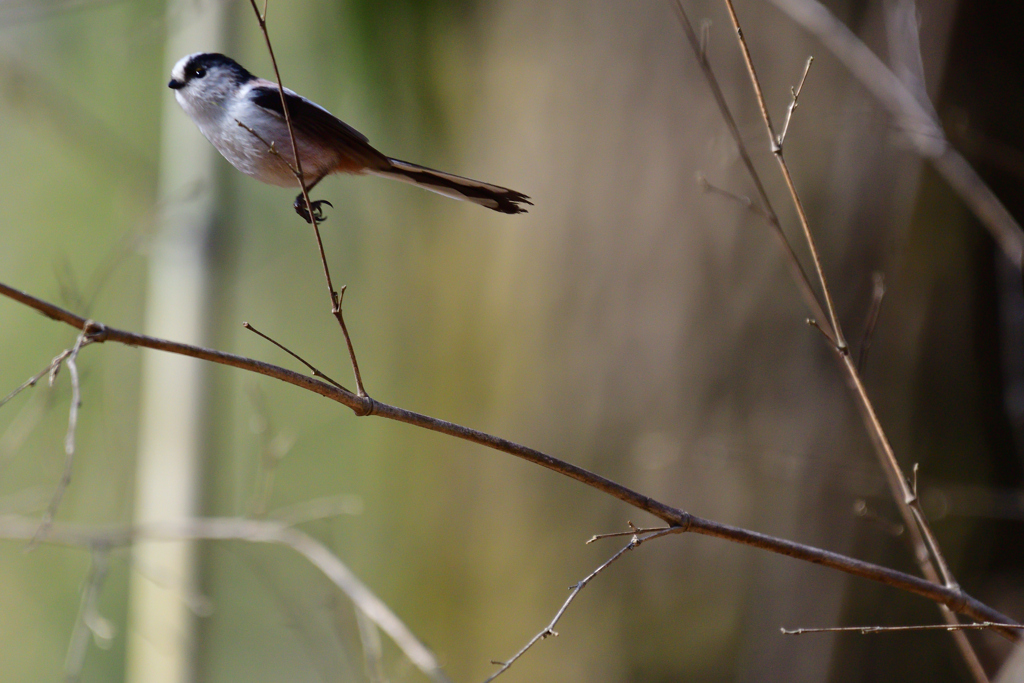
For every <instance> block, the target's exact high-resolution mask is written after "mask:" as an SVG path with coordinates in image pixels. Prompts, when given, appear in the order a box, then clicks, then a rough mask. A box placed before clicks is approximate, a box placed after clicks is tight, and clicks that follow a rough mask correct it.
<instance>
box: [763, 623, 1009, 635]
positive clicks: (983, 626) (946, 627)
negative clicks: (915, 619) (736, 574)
mask: <svg viewBox="0 0 1024 683" xmlns="http://www.w3.org/2000/svg"><path fill="white" fill-rule="evenodd" d="M994 628H1012V629H1021V628H1024V626H1021V625H1020V624H998V623H996V622H994V621H983V622H980V623H974V624H924V625H921V626H829V627H825V628H794V629H787V628H783V629H779V630H780V631H782V633H783V634H785V635H787V636H802V635H805V634H807V633H844V632H853V633H862V634H865V635H867V634H869V633H894V632H899V631H987V630H989V629H994Z"/></svg>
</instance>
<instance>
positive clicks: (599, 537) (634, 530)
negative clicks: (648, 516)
mask: <svg viewBox="0 0 1024 683" xmlns="http://www.w3.org/2000/svg"><path fill="white" fill-rule="evenodd" d="M626 526H628V527H629V531H613V532H612V533H610V534H594V535H593V536H591V537H590V538H589V539H588V540H587V543H586V544H587V545H590V544H591V543H594V542H595V541H603V540H604V539H606V538H620V537H622V536H636V535H638V534H649V533H653V532H656V531H669V530H670V529H671V528H672V527H664V526H660V527H649V528H646V529H641V528H640V527H638V526H636V525H635V524H633V522H626Z"/></svg>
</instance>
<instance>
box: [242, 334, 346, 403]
mask: <svg viewBox="0 0 1024 683" xmlns="http://www.w3.org/2000/svg"><path fill="white" fill-rule="evenodd" d="M242 327H244V328H245V329H247V330H249V331H250V332H252V333H253V334H255V335H257V336H259V337H262V338H263V339H266V340H267V341H268V342H270V343H271V344H273V345H274V346H276V347H277V348H279V349H281V350H282V351H284V352H285V353H287V354H288V355H289V356H291V357H292V358H294V359H295V360H297V361H299V362H300V363H302V364H303V365H305V366H306V367H307V368H309V371H310V372H312V373H313V376H314V377H319V378H320V379H322V380H323V381H325V382H328V383H330V384H333V385H334V386H336V387H338V388H339V389H341V390H342V391H348V393H350V394H351V393H352V392H351V391H349V390H348V389H346V388H345V387H344V386H342V385H341V384H340V383H338V382H335V381H334V380H333V379H331V378H330V377H328V376H327V375H325V374H324V373H323V372H321V371H320V370H319V369H318V368H316V367H315V366H314V365H312V364H311V363H309V362H308V361H307V360H306V359H305V358H303V357H302V356H300V355H299V354H297V353H295V352H294V351H292V350H291V349H289V348H288V347H287V346H285V345H284V344H282V343H280V342H279V341H277V340H276V339H274V338H272V337H269V336H267V335H265V334H263V333H262V332H260V331H259V330H257V329H256V328H255V327H253V326H252V325H250V324H249V323H242ZM354 395H355V394H353V396H354Z"/></svg>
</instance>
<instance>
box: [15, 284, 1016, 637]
mask: <svg viewBox="0 0 1024 683" xmlns="http://www.w3.org/2000/svg"><path fill="white" fill-rule="evenodd" d="M0 295H3V296H6V297H8V298H10V299H13V300H15V301H18V302H20V303H22V304H24V305H26V306H29V307H30V308H33V309H35V310H37V311H40V312H41V313H43V314H44V315H46V316H48V317H50V318H52V319H54V320H58V321H60V322H64V323H66V324H68V325H71V326H73V327H77V328H79V329H82V328H83V327H85V326H86V325H87V324H90V325H91V326H92V327H91V330H92V331H91V332H90V337H89V339H90V341H91V342H93V343H99V342H107V341H109V342H117V343H121V344H127V345H129V346H141V347H145V348H151V349H156V350H159V351H166V352H168V353H177V354H180V355H183V356H189V357H191V358H198V359H200V360H205V361H209V362H212V363H219V364H221V365H228V366H231V367H235V368H239V369H242V370H248V371H250V372H254V373H257V374H260V375H265V376H267V377H272V378H274V379H278V380H281V381H283V382H286V383H288V384H293V385H295V386H297V387H300V388H303V389H306V390H308V391H312V392H313V393H316V394H319V395H321V396H324V397H326V398H329V399H331V400H333V401H336V402H338V403H340V404H342V405H344V406H347V407H348V408H350V409H352V411H353V412H355V413H356V414H357V415H361V416H365V415H376V416H378V417H383V418H386V419H389V420H395V421H397V422H404V423H406V424H409V425H413V426H416V427H421V428H423V429H428V430H430V431H434V432H438V433H440V434H446V435H448V436H452V437H455V438H457V439H463V440H465V441H469V442H472V443H475V444H479V445H481V446H485V447H487V448H492V449H494V450H497V451H501V452H503V453H508V454H509V455H514V456H516V457H518V458H522V459H523V460H526V461H528V462H531V463H533V464H535V465H540V466H541V467H545V468H547V469H549V470H552V471H554V472H557V473H559V474H561V475H563V476H566V477H569V478H571V479H575V480H576V481H578V482H580V483H582V484H585V485H587V486H590V487H591V488H594V489H596V490H598V491H602V492H604V493H606V494H608V495H610V496H612V497H614V498H617V499H618V500H621V501H622V502H624V503H627V504H628V505H631V506H633V507H635V508H637V509H639V510H644V511H645V512H648V513H650V514H652V515H654V516H655V517H657V518H659V519H661V520H662V521H664V522H666V523H667V524H668V525H669V526H671V527H678V529H673V532H675V533H686V532H692V533H697V534H702V535H705V536H714V537H716V538H721V539H724V540H728V541H732V542H734V543H741V544H743V545H747V546H751V547H754V548H760V549H762V550H767V551H769V552H773V553H778V554H780V555H786V556H787V557H792V558H794V559H798V560H803V561H805V562H811V563H812V564H819V565H822V566H825V567H830V568H832V569H835V570H837V571H842V572H845V573H848V574H852V575H854V576H859V577H861V578H865V579H868V580H871V581H877V582H879V583H884V584H886V585H888V586H892V587H893V588H897V589H899V590H903V591H907V592H910V593H914V594H915V595H919V596H921V597H924V598H927V599H929V600H932V601H934V602H937V603H940V604H942V605H945V606H947V607H949V608H950V609H952V610H953V611H956V612H959V613H961V614H965V615H967V616H969V617H971V618H972V619H975V620H976V621H993V622H999V623H1012V622H1013V619H1010V618H1009V617H1007V616H1006V615H1004V614H1001V613H999V612H998V611H996V610H995V609H993V608H991V607H989V606H988V605H986V604H984V603H982V602H980V601H978V600H977V599H975V598H973V597H971V596H969V595H967V594H966V593H964V592H963V591H962V590H961V589H960V588H959V587H956V588H954V587H949V586H943V585H939V584H936V583H934V582H932V581H928V580H926V579H922V578H919V577H916V576H911V575H909V574H905V573H903V572H899V571H896V570H893V569H889V568H887V567H881V566H878V565H875V564H871V563H870V562H862V561H861V560H856V559H853V558H850V557H846V556H843V555H840V554H838V553H833V552H831V551H828V550H822V549H820V548H815V547H813V546H808V545H804V544H802V543H794V542H793V541H787V540H784V539H781V538H776V537H774V536H768V535H766V534H761V533H758V532H756V531H750V530H747V529H742V528H739V527H734V526H731V525H728V524H723V523H721V522H715V521H712V520H709V519H704V518H702V517H698V516H696V515H692V514H690V513H689V512H685V511H683V510H680V509H678V508H674V507H672V506H670V505H666V504H665V503H662V502H660V501H657V500H654V499H653V498H650V497H649V496H646V495H643V494H642V493H638V492H636V491H633V490H632V489H630V488H628V487H625V486H623V485H621V484H619V483H617V482H614V481H612V480H610V479H607V478H605V477H602V476H601V475H599V474H595V473H593V472H590V471H589V470H586V469H584V468H582V467H578V466H576V465H573V464H570V463H567V462H565V461H563V460H559V459H558V458H555V457H552V456H550V455H548V454H547V453H544V452H542V451H538V450H536V449H533V448H530V447H528V446H523V445H521V444H518V443H515V442H513V441H509V440H508V439H503V438H501V437H497V436H494V435H491V434H487V433H486V432H481V431H478V430H475V429H470V428H469V427H464V426H462V425H458V424H455V423H452V422H447V421H445V420H440V419H438V418H435V417H430V416H427V415H422V414H420V413H415V412H412V411H410V410H405V409H403V408H398V407H396V406H391V405H388V404H386V403H381V402H379V401H376V400H374V399H371V398H370V397H369V396H363V397H360V396H355V395H353V394H352V393H351V392H347V391H342V390H341V389H338V388H337V387H335V386H333V385H331V384H328V383H327V382H324V381H322V380H319V379H317V378H315V377H309V376H307V375H303V374H300V373H297V372H293V371H291V370H287V369H285V368H282V367H278V366H276V365H271V364H270V363H264V362H262V361H258V360H253V359H251V358H245V357H244V356H237V355H235V354H230V353H225V352H223V351H215V350H212V349H207V348H203V347H199V346H192V345H189V344H182V343H179V342H172V341H168V340H166V339H159V338H156V337H150V336H147V335H143V334H137V333H134V332H127V331H124V330H119V329H116V328H113V327H106V326H103V325H101V324H99V323H93V322H90V321H88V320H86V319H85V318H82V317H80V316H77V315H75V314H73V313H70V312H69V311H65V310H64V309H62V308H60V307H59V306H55V305H54V304H51V303H49V302H46V301H43V300H41V299H37V298H36V297H34V296H31V295H29V294H26V293H25V292H22V291H20V290H17V289H14V288H12V287H9V286H7V285H5V284H3V283H0ZM1001 633H1002V635H1004V636H1005V637H1007V638H1009V639H1011V640H1014V641H1016V640H1019V639H1020V635H1019V634H1018V633H1016V632H1015V631H1009V630H1005V631H1002V632H1001Z"/></svg>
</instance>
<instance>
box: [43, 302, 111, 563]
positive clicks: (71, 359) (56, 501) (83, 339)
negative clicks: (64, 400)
mask: <svg viewBox="0 0 1024 683" xmlns="http://www.w3.org/2000/svg"><path fill="white" fill-rule="evenodd" d="M95 328H96V325H95V324H94V323H93V322H92V321H91V320H87V321H86V322H85V327H84V328H83V329H82V331H81V332H80V333H79V334H78V338H77V339H76V340H75V345H74V346H72V347H71V348H70V349H69V350H68V351H67V352H66V353H62V354H61V355H60V356H58V357H63V358H64V364H65V365H67V367H68V375H69V376H70V377H71V406H70V407H69V408H68V428H67V432H66V433H65V434H64V470H63V471H62V472H61V475H60V480H59V481H58V482H57V488H56V489H55V490H54V492H53V495H52V496H51V498H50V504H49V505H48V506H47V508H46V512H44V513H43V519H42V521H41V522H40V524H39V528H38V529H37V530H36V535H35V538H33V539H32V542H31V543H29V546H28V549H29V550H31V549H32V548H34V547H35V545H36V544H37V543H38V542H39V540H40V539H41V538H43V537H44V536H45V535H46V532H47V530H48V529H49V528H50V526H51V525H52V524H53V520H54V517H56V516H57V508H59V507H60V503H61V501H62V500H64V494H65V493H66V492H67V490H68V485H70V484H71V470H72V467H73V465H74V462H75V435H76V434H77V432H78V409H79V408H80V407H81V406H82V387H81V382H80V381H79V378H78V364H77V363H76V360H77V359H78V352H79V351H81V350H82V348H83V347H85V346H87V345H89V344H90V343H92V339H91V335H92V334H93V332H94V330H95ZM59 370H60V364H59V363H58V364H56V365H52V367H51V370H50V384H51V385H52V384H53V382H54V381H56V378H57V373H58V372H59Z"/></svg>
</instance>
